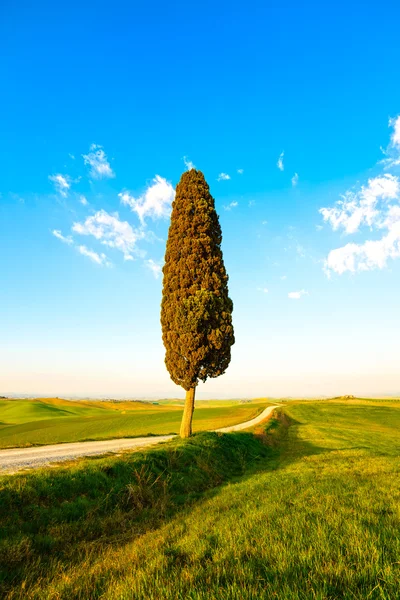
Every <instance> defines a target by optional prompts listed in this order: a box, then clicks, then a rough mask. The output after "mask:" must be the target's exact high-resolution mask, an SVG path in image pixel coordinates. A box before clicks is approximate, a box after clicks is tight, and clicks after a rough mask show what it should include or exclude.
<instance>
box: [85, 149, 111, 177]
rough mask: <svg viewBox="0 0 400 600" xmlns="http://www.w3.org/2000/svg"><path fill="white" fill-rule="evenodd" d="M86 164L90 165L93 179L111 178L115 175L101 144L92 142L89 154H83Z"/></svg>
mask: <svg viewBox="0 0 400 600" xmlns="http://www.w3.org/2000/svg"><path fill="white" fill-rule="evenodd" d="M82 157H83V160H84V162H85V165H89V166H90V171H89V175H90V176H91V177H93V179H111V178H113V177H115V173H114V171H113V170H112V168H111V166H110V163H109V162H108V158H107V155H106V153H105V152H104V150H103V147H102V146H100V145H99V144H92V145H91V146H90V152H89V153H88V154H82Z"/></svg>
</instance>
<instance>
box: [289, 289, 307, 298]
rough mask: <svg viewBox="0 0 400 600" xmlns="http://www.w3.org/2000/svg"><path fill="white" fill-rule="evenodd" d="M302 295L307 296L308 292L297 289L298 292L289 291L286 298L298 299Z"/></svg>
mask: <svg viewBox="0 0 400 600" xmlns="http://www.w3.org/2000/svg"><path fill="white" fill-rule="evenodd" d="M303 296H308V292H307V291H306V290H299V291H298V292H289V293H288V298H290V299H291V300H300V298H302V297H303Z"/></svg>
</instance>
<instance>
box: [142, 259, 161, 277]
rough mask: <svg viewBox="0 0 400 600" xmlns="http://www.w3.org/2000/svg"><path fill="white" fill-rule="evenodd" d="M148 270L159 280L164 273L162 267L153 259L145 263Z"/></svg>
mask: <svg viewBox="0 0 400 600" xmlns="http://www.w3.org/2000/svg"><path fill="white" fill-rule="evenodd" d="M144 264H145V265H146V267H147V268H148V269H150V271H151V272H152V273H153V275H154V277H155V278H156V279H158V278H159V277H160V275H161V273H162V265H161V264H160V263H158V262H156V261H154V260H153V259H152V258H149V259H148V260H146V261H145V263H144Z"/></svg>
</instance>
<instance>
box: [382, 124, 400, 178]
mask: <svg viewBox="0 0 400 600" xmlns="http://www.w3.org/2000/svg"><path fill="white" fill-rule="evenodd" d="M389 127H392V128H393V131H392V134H391V136H390V143H389V145H388V147H387V148H386V150H383V149H382V148H381V150H382V152H383V154H384V155H385V157H386V158H384V159H383V160H381V163H382V164H384V165H385V169H390V168H392V167H395V166H398V165H400V115H398V116H397V117H395V118H394V119H389Z"/></svg>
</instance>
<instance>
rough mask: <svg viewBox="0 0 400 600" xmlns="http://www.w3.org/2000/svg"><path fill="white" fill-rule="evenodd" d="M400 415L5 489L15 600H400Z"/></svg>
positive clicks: (290, 430)
mask: <svg viewBox="0 0 400 600" xmlns="http://www.w3.org/2000/svg"><path fill="white" fill-rule="evenodd" d="M399 430H400V404H399V403H398V402H397V403H396V402H389V401H385V402H373V401H368V402H358V401H352V402H340V401H338V402H332V401H326V402H293V403H287V404H286V405H285V406H284V408H282V409H278V415H277V418H275V419H272V420H271V421H269V423H268V425H267V427H263V428H260V427H259V428H258V430H257V431H256V432H255V433H258V435H253V434H252V433H236V434H224V435H221V434H219V435H218V434H213V433H201V434H198V435H197V436H195V437H194V438H192V439H191V440H189V441H187V442H182V441H180V440H176V441H173V442H172V443H168V444H166V445H164V446H163V447H159V448H157V449H154V450H152V451H150V452H147V453H144V454H139V453H136V454H126V455H124V456H123V457H119V458H107V459H104V458H103V459H97V460H90V461H88V460H85V461H82V462H80V463H75V464H73V465H72V466H70V467H69V468H64V467H63V468H61V469H57V470H56V471H52V470H43V471H40V472H35V473H32V474H25V475H15V476H8V477H3V478H1V479H0V482H1V484H0V485H1V489H0V505H1V506H2V507H3V510H2V512H1V513H0V531H1V532H2V534H1V535H2V540H1V542H0V588H1V587H3V589H4V590H5V597H6V598H8V599H13V600H14V599H17V598H18V599H22V598H23V599H28V600H31V599H33V598H37V599H50V598H54V599H55V598H57V599H78V598H79V599H82V600H83V599H87V598H94V599H95V598H102V599H103V598H107V599H115V600H116V599H118V600H128V599H132V600H133V599H135V600H136V599H143V600H144V599H154V600H156V599H157V600H159V599H171V600H172V599H174V600H175V599H179V600H184V599H185V600H186V599H191V600H206V599H207V600H208V599H211V600H225V599H232V600H234V599H235V600H237V599H254V600H255V599H259V598H265V599H270V598H271V599H272V598H277V599H279V600H306V599H310V600H311V599H313V600H339V599H340V600H342V599H344V600H354V599H357V600H366V599H371V600H378V599H379V600H395V599H397V598H400V585H399V583H400V562H399V561H400V476H399V475H400V458H399V454H400V435H399Z"/></svg>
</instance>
